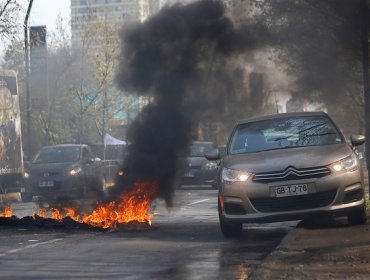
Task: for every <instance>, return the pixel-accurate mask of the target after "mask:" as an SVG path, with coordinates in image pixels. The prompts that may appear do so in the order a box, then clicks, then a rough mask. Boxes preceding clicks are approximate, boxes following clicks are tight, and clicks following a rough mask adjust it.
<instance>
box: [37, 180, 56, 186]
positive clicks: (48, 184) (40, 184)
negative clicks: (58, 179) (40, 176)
mask: <svg viewBox="0 0 370 280" xmlns="http://www.w3.org/2000/svg"><path fill="white" fill-rule="evenodd" d="M39 186H40V187H53V186H54V182H53V181H41V182H40V183H39Z"/></svg>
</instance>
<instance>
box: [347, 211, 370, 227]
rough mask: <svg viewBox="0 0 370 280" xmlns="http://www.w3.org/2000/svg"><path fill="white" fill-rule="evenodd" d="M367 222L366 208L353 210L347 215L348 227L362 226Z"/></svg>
mask: <svg viewBox="0 0 370 280" xmlns="http://www.w3.org/2000/svg"><path fill="white" fill-rule="evenodd" d="M366 221H367V216H366V207H365V206H364V207H362V208H361V209H360V210H355V211H353V212H352V213H350V214H349V215H348V223H349V224H350V225H363V224H365V223H366Z"/></svg>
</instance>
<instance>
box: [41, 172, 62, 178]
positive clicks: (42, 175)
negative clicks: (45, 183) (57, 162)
mask: <svg viewBox="0 0 370 280" xmlns="http://www.w3.org/2000/svg"><path fill="white" fill-rule="evenodd" d="M57 175H59V172H56V171H52V172H51V171H50V172H40V173H39V174H38V176H39V177H42V178H48V177H52V176H57Z"/></svg>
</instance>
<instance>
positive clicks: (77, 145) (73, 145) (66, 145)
mask: <svg viewBox="0 0 370 280" xmlns="http://www.w3.org/2000/svg"><path fill="white" fill-rule="evenodd" d="M52 147H56V148H57V147H87V145H86V144H57V145H50V146H45V147H43V148H52Z"/></svg>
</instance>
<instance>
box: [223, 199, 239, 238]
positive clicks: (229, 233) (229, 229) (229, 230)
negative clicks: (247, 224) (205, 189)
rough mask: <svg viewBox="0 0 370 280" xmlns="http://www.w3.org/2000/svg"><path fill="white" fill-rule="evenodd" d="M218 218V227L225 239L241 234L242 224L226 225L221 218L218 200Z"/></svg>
mask: <svg viewBox="0 0 370 280" xmlns="http://www.w3.org/2000/svg"><path fill="white" fill-rule="evenodd" d="M218 217H219V221H220V227H221V231H222V234H223V235H224V237H226V238H235V237H240V236H241V235H242V233H243V224H242V223H228V222H227V221H225V219H224V217H223V216H222V209H221V203H220V199H218Z"/></svg>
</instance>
